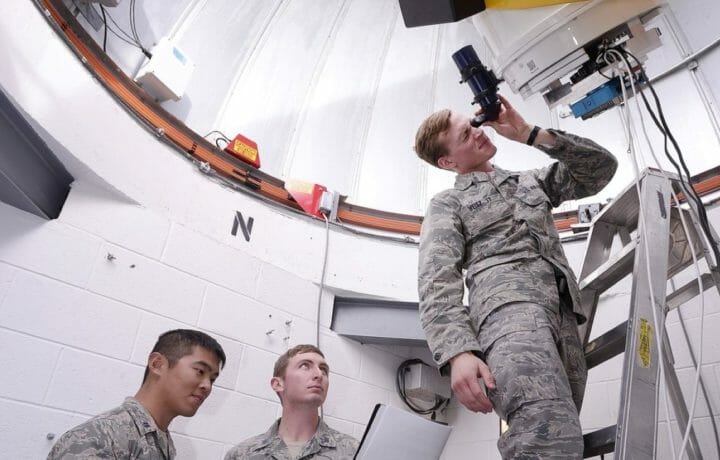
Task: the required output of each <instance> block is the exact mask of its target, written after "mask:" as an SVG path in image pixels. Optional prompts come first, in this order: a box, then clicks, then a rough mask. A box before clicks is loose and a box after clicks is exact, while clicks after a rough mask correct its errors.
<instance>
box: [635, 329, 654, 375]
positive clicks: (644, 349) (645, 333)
mask: <svg viewBox="0 0 720 460" xmlns="http://www.w3.org/2000/svg"><path fill="white" fill-rule="evenodd" d="M639 327H640V338H639V340H638V356H640V365H641V366H642V367H644V368H648V367H650V346H651V344H652V326H650V322H649V321H648V320H646V319H645V318H640V326H639Z"/></svg>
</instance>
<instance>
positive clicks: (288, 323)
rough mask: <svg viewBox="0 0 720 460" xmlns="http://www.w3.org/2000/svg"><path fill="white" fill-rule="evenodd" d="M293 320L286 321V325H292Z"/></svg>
mask: <svg viewBox="0 0 720 460" xmlns="http://www.w3.org/2000/svg"><path fill="white" fill-rule="evenodd" d="M292 322H293V320H291V319H288V320H286V321H285V325H286V326H287V327H290V326H291V325H292Z"/></svg>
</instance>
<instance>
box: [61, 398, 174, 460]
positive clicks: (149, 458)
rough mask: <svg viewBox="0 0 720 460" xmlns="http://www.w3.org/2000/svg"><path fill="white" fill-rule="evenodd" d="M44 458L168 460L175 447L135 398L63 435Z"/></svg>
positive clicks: (168, 436)
mask: <svg viewBox="0 0 720 460" xmlns="http://www.w3.org/2000/svg"><path fill="white" fill-rule="evenodd" d="M47 458H48V460H56V459H57V460H61V459H73V460H75V459H78V460H79V459H97V458H112V459H123V460H128V459H143V460H170V459H172V458H175V446H174V445H173V442H172V438H170V434H169V433H168V434H167V435H165V434H164V433H163V432H162V431H160V429H158V427H157V426H156V425H155V421H154V420H153V419H152V417H151V416H150V414H149V413H148V412H147V411H146V410H145V408H144V407H143V406H142V405H141V404H140V403H139V402H138V401H137V400H136V399H135V398H126V399H125V402H123V404H122V406H120V407H117V408H115V409H113V410H111V411H109V412H105V413H104V414H101V415H98V416H96V417H93V418H91V419H90V420H88V421H87V422H85V423H83V424H81V425H78V426H76V427H75V428H73V429H71V430H70V431H68V432H67V433H65V434H63V435H62V436H61V437H60V439H58V441H57V442H56V443H55V445H54V446H53V448H52V450H51V451H50V453H49V454H48V457H47Z"/></svg>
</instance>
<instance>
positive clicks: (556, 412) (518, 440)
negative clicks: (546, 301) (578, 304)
mask: <svg viewBox="0 0 720 460" xmlns="http://www.w3.org/2000/svg"><path fill="white" fill-rule="evenodd" d="M478 340H479V342H480V347H481V349H482V350H483V352H484V354H485V361H486V363H487V365H488V366H489V367H490V370H491V371H492V373H493V375H494V376H495V381H496V385H497V387H496V389H495V390H493V391H489V392H488V396H489V397H490V400H491V401H492V402H493V405H494V406H495V411H496V412H497V413H498V415H499V416H500V417H501V418H502V419H503V420H505V421H507V423H508V427H509V428H508V430H507V431H505V433H503V434H502V435H501V436H500V439H499V440H498V449H499V450H500V453H501V455H502V457H503V459H510V458H512V459H523V460H530V459H563V460H568V459H576V458H577V459H582V452H583V438H582V430H581V428H580V418H579V416H578V414H579V412H580V407H581V405H582V399H583V393H584V392H585V383H586V381H587V365H586V363H585V356H584V354H583V352H582V347H581V343H580V339H579V336H578V332H577V320H576V318H575V315H574V314H573V313H572V311H571V310H569V309H568V308H566V307H561V308H560V309H559V311H558V312H553V311H552V310H550V309H548V308H545V307H543V306H541V305H537V304H534V303H529V302H515V303H510V304H507V305H504V306H502V307H500V308H499V309H497V310H494V311H493V312H492V313H491V314H490V315H489V316H488V317H487V318H486V319H485V321H484V322H483V324H482V326H481V328H480V332H479V334H478Z"/></svg>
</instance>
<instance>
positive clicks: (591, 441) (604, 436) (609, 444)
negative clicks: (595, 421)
mask: <svg viewBox="0 0 720 460" xmlns="http://www.w3.org/2000/svg"><path fill="white" fill-rule="evenodd" d="M616 428H617V425H613V426H609V427H606V428H602V429H599V430H597V431H592V432H590V433H586V434H584V435H583V441H584V442H585V449H584V450H583V458H588V457H595V456H598V455H604V454H609V453H610V452H613V451H614V450H615V432H616Z"/></svg>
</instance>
